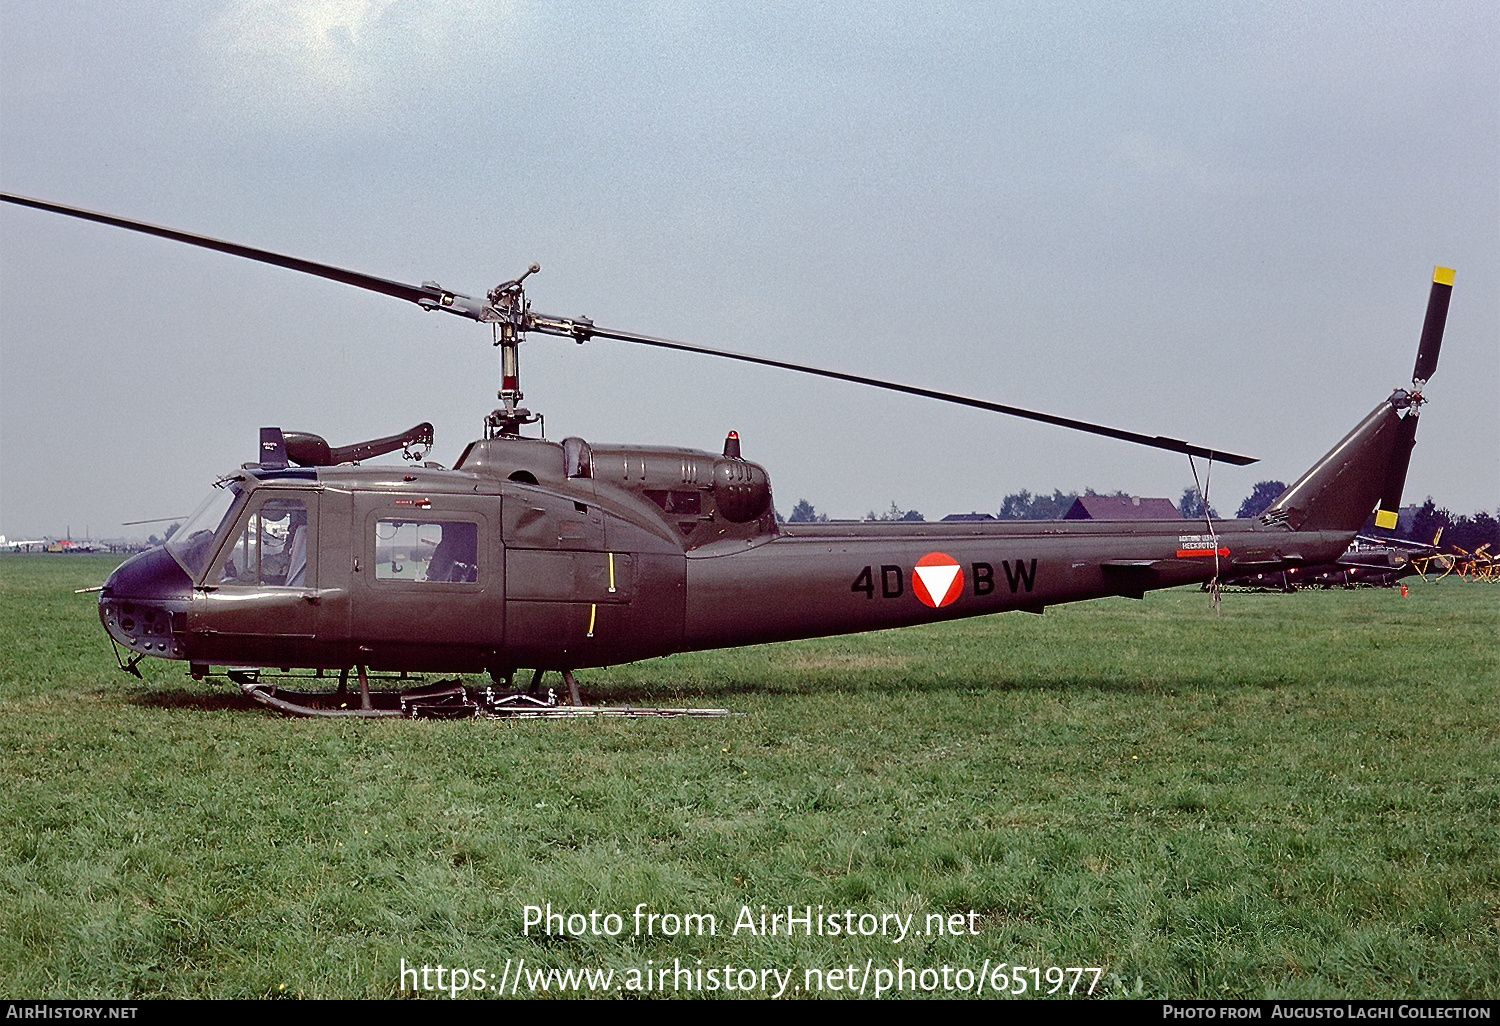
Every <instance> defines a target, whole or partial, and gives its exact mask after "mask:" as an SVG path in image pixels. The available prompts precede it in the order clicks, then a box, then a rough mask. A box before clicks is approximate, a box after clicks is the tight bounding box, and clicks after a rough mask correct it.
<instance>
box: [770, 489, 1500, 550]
mask: <svg viewBox="0 0 1500 1026" xmlns="http://www.w3.org/2000/svg"><path fill="white" fill-rule="evenodd" d="M1284 491H1286V484H1285V483H1284V482H1282V481H1258V482H1256V484H1255V487H1253V488H1252V489H1251V490H1250V494H1249V495H1247V496H1245V499H1244V501H1243V502H1241V503H1240V505H1239V508H1238V509H1236V510H1235V514H1234V515H1235V516H1236V517H1238V518H1240V519H1248V518H1250V517H1258V516H1260V515H1261V514H1262V513H1264V512H1265V511H1266V510H1267V509H1269V508H1270V506H1271V503H1273V502H1275V501H1276V499H1277V497H1278V496H1280V495H1281V493H1282V492H1284ZM1080 494H1081V495H1082V496H1084V497H1087V496H1105V497H1114V498H1130V494H1129V493H1128V492H1121V491H1115V492H1096V491H1094V489H1092V488H1085V489H1084V490H1083V492H1082V493H1079V492H1064V491H1063V490H1062V489H1060V488H1058V489H1054V490H1053V492H1052V494H1051V495H1045V494H1036V495H1033V494H1032V493H1031V492H1030V491H1027V490H1026V489H1022V490H1021V491H1019V492H1012V493H1011V494H1009V495H1007V496H1005V498H1004V499H1002V500H1001V502H1000V509H999V511H998V512H997V513H996V514H994V515H995V518H996V519H997V520H1061V519H1062V517H1063V515H1064V514H1065V513H1067V512H1068V510H1069V509H1070V508H1071V507H1072V505H1073V503H1074V502H1076V501H1078V499H1079V498H1080ZM1177 510H1178V512H1179V513H1180V514H1181V515H1182V516H1183V518H1184V519H1188V520H1197V519H1201V518H1202V517H1203V516H1204V515H1205V509H1204V502H1203V498H1202V496H1200V495H1199V493H1198V488H1197V486H1196V485H1188V486H1187V487H1186V488H1184V489H1183V492H1182V497H1181V498H1180V499H1179V500H1178V502H1177ZM1206 512H1207V515H1208V516H1209V517H1213V518H1218V517H1219V511H1218V510H1217V509H1215V508H1214V507H1213V506H1212V505H1211V504H1210V505H1209V506H1208V507H1207V511H1206ZM1497 518H1500V510H1496V512H1495V515H1493V516H1492V515H1491V514H1490V513H1488V512H1487V511H1484V510H1480V511H1479V512H1477V513H1475V514H1474V515H1473V516H1463V515H1460V516H1454V515H1453V514H1452V513H1451V512H1450V511H1448V510H1447V509H1444V508H1441V507H1439V506H1438V505H1437V503H1436V502H1434V501H1433V498H1432V496H1430V495H1429V496H1428V497H1427V500H1426V501H1425V502H1423V503H1422V504H1421V505H1420V506H1417V507H1416V509H1415V510H1414V511H1413V512H1412V513H1411V514H1410V515H1403V516H1402V518H1401V523H1400V525H1399V526H1398V528H1397V529H1396V530H1395V531H1388V530H1384V529H1380V528H1377V527H1376V526H1375V518H1374V514H1373V513H1371V516H1370V520H1369V521H1368V522H1367V523H1366V524H1365V532H1364V533H1366V534H1370V535H1380V536H1385V537H1396V538H1404V539H1406V540H1409V541H1415V542H1423V543H1426V544H1431V543H1432V540H1433V538H1434V536H1436V535H1437V532H1438V529H1439V528H1441V529H1442V532H1443V534H1442V543H1443V545H1444V546H1447V545H1456V546H1458V547H1459V548H1461V549H1464V550H1466V551H1468V552H1473V551H1475V550H1476V549H1478V548H1480V547H1481V546H1483V545H1485V544H1489V545H1490V546H1491V547H1492V548H1495V549H1500V519H1497ZM776 519H778V520H781V519H782V516H781V514H780V513H777V514H776ZM785 519H786V522H788V523H792V524H810V523H826V522H827V521H828V514H826V513H820V512H819V511H818V509H817V507H815V506H814V505H813V504H812V503H811V502H809V501H808V500H806V499H799V500H798V501H797V504H796V505H795V506H793V507H792V512H791V514H790V515H789V516H787V517H786V518H785ZM863 519H864V520H866V521H901V520H904V521H925V520H926V519H927V518H926V517H924V516H923V515H922V514H921V513H919V512H917V511H916V510H914V509H902V508H901V507H900V506H898V505H897V504H896V503H895V502H894V501H893V502H892V503H891V506H890V509H888V510H886V511H885V512H883V513H876V512H875V511H874V510H871V511H870V512H869V513H867V514H865V516H864V518H863Z"/></svg>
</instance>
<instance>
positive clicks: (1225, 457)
mask: <svg viewBox="0 0 1500 1026" xmlns="http://www.w3.org/2000/svg"><path fill="white" fill-rule="evenodd" d="M540 319H541V320H544V321H549V322H557V323H559V324H572V323H573V322H569V321H568V320H567V319H566V318H540ZM537 329H538V330H543V331H548V332H549V333H551V334H558V335H571V336H572V337H574V338H578V337H580V336H584V337H590V336H592V337H596V338H612V339H615V340H617V341H620V342H638V343H640V344H641V345H646V346H655V347H657V348H658V349H675V350H678V351H680V352H684V353H701V354H703V355H705V356H722V357H723V358H725V359H726V360H739V361H740V362H741V363H755V364H759V365H761V366H762V367H775V368H777V369H779V370H790V371H798V372H800V373H803V374H815V375H817V376H819V377H823V378H833V379H835V380H837V381H852V382H854V383H855V384H858V385H869V386H871V387H873V388H883V389H886V390H887V391H890V392H903V393H905V394H906V395H917V396H922V397H923V398H925V399H937V400H939V401H940V402H945V403H955V404H957V405H959V406H971V407H973V408H974V409H977V410H989V411H990V412H992V413H1004V414H1008V415H1009V416H1012V417H1024V418H1025V419H1026V420H1035V421H1040V422H1041V423H1043V424H1052V425H1054V426H1056V427H1065V428H1072V429H1073V430H1075V431H1087V432H1088V433H1089V434H1093V435H1103V436H1104V437H1106V438H1117V439H1120V440H1121V441H1125V442H1135V443H1136V444H1137V445H1149V446H1151V447H1152V448H1155V449H1166V450H1168V451H1169V452H1181V453H1187V454H1188V455H1190V456H1202V457H1205V458H1206V459H1213V460H1218V461H1220V462H1222V463H1232V464H1234V465H1235V466H1237V467H1244V466H1248V465H1250V464H1251V463H1256V462H1258V460H1257V458H1256V457H1254V456H1239V455H1236V454H1235V453H1232V452H1224V451H1222V450H1219V449H1208V448H1205V447H1203V446H1201V445H1193V444H1192V443H1191V442H1184V441H1182V440H1181V439H1179V438H1167V437H1165V436H1163V435H1143V434H1139V433H1138V432H1135V431H1123V430H1121V429H1120V428H1112V427H1105V426H1104V425H1102V424H1090V423H1089V422H1088V421H1083V420H1073V419H1072V418H1069V417H1056V416H1053V415H1052V414H1050V413H1037V412H1036V411H1034V410H1023V409H1021V408H1019V407H1016V406H1005V405H1003V404H1001V403H992V402H988V401H987V400H984V399H971V398H969V397H968V396H962V395H954V394H953V393H951V392H939V391H937V390H935V389H931V388H918V387H917V386H916V385H902V384H898V383H897V382H894V381H882V380H881V379H879V378H867V377H864V376H863V375H860V374H845V373H843V372H842V371H831V370H823V369H822V368H820V367H809V366H806V365H805V364H800V363H788V362H787V361H785V360H772V359H769V358H767V357H764V356H749V355H746V354H745V353H732V352H729V351H728V350H725V349H709V348H708V347H707V346H695V345H689V344H688V343H686V342H673V341H671V340H670V339H665V338H652V337H651V336H649V335H636V334H633V333H631V332H624V331H612V330H610V329H607V328H600V327H597V326H595V325H588V326H587V328H582V327H577V326H575V327H574V328H573V329H572V330H559V329H556V328H552V327H551V326H550V325H549V326H547V327H543V326H542V325H537Z"/></svg>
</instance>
